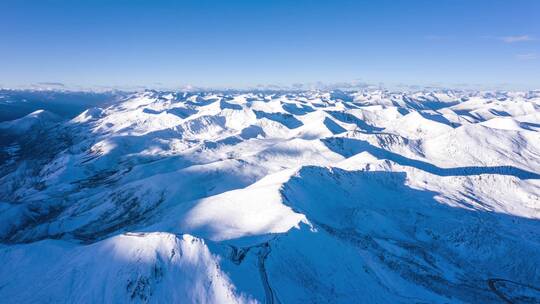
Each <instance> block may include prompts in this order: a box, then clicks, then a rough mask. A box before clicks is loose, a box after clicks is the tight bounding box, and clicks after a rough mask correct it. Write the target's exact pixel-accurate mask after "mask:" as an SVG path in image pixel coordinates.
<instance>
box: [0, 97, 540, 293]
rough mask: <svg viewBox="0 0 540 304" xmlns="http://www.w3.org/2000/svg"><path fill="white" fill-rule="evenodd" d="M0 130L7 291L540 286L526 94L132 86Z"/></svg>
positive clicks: (536, 190) (536, 162)
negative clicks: (69, 111)
mask: <svg viewBox="0 0 540 304" xmlns="http://www.w3.org/2000/svg"><path fill="white" fill-rule="evenodd" d="M0 131H1V133H0V144H1V145H0V184H1V185H2V187H0V242H1V245H0V257H1V259H2V261H6V262H5V263H4V264H3V265H2V266H0V298H2V299H6V301H8V302H10V303H11V302H13V303H34V302H79V303H80V302H88V303H94V302H114V303H117V302H136V303H162V302H209V303H224V302H240V303H244V302H245V303H250V302H267V303H304V302H313V303H319V302H337V303H350V302H370V303H411V302H430V303H433V302H435V303H448V302H466V303H478V302H484V303H485V302H496V301H506V302H511V303H519V302H527V301H529V302H533V303H534V302H535V301H540V292H539V284H538V283H537V282H540V266H538V265H540V234H539V231H540V133H539V131H540V95H539V94H538V92H461V91H452V90H441V91H434V92H428V91H425V92H415V93H410V92H409V93H401V92H389V91H378V90H367V91H358V92H341V91H330V92H325V91H317V92H290V93H287V92H253V93H245V92H244V93H219V92H199V93H178V92H156V91H147V92H144V93H137V94H133V95H130V96H129V97H127V98H125V99H124V100H122V101H121V102H119V103H116V104H114V105H112V106H109V107H107V108H91V109H88V110H86V111H84V112H83V113H81V114H80V115H79V116H77V117H75V118H73V119H71V120H68V121H62V120H61V118H59V117H57V116H55V115H54V114H52V113H48V112H44V111H37V112H34V113H32V114H30V115H28V116H26V117H23V118H20V119H18V120H15V121H8V122H3V123H1V124H0ZM37 278H41V279H39V280H38V279H37Z"/></svg>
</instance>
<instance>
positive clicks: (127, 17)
mask: <svg viewBox="0 0 540 304" xmlns="http://www.w3.org/2000/svg"><path fill="white" fill-rule="evenodd" d="M352 80H361V81H364V82H369V83H379V82H383V83H386V84H397V83H406V84H420V85H429V84H440V85H446V86H456V85H462V84H468V85H488V86H491V85H503V86H507V87H520V88H540V1H536V0H530V1H522V0H512V1H509V0H485V1H480V0H478V1H475V0H453V1H451V0H437V1H427V0H426V1H412V0H411V1H400V0H393V1H391V0H382V1H381V0H378V1H375V0H374V1H359V0H358V1H315V0H312V1H304V0H290V1H263V0H252V1H224V0H223V1H205V0H200V1H159V0H156V1H150V0H148V1H138V0H129V1H127V0H126V1H114V0H107V1H105V0H103V1H101V0H88V1H85V0H79V1H77V0H63V1H49V0H27V1H23V0H20V1H12V0H2V1H0V85H2V86H13V85H26V84H32V83H39V82H61V83H66V84H69V85H83V86H95V85H106V86H110V85H117V86H136V85H143V86H150V87H151V86H170V87H179V86H182V85H186V84H191V85H196V86H207V87H217V86H219V87H246V86H253V85H257V84H281V85H289V84H293V83H310V82H317V81H322V82H325V83H334V82H344V81H352Z"/></svg>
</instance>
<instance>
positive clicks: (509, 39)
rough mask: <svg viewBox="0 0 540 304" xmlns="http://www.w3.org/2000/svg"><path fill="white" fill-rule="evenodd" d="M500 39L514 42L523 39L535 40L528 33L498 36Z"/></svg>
mask: <svg viewBox="0 0 540 304" xmlns="http://www.w3.org/2000/svg"><path fill="white" fill-rule="evenodd" d="M499 39H500V40H502V41H503V42H506V43H515V42H524V41H533V40H536V39H534V38H533V37H531V36H529V35H516V36H505V37H500V38H499Z"/></svg>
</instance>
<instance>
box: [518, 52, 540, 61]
mask: <svg viewBox="0 0 540 304" xmlns="http://www.w3.org/2000/svg"><path fill="white" fill-rule="evenodd" d="M516 58H517V59H519V60H535V59H538V55H537V54H536V53H527V54H517V55H516Z"/></svg>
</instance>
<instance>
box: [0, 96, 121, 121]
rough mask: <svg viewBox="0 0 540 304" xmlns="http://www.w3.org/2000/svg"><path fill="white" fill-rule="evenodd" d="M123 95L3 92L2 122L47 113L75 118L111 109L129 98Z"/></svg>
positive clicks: (0, 118) (1, 97) (0, 110)
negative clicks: (94, 110) (93, 109)
mask: <svg viewBox="0 0 540 304" xmlns="http://www.w3.org/2000/svg"><path fill="white" fill-rule="evenodd" d="M126 95H127V93H123V92H71V91H51V90H7V89H0V122H2V121H7V120H13V119H17V118H21V117H23V116H25V115H28V114H30V113H32V112H34V111H36V110H47V111H50V112H52V113H55V114H56V115H59V116H61V117H64V118H68V119H71V118H73V117H75V116H76V115H78V114H79V113H81V112H82V111H84V110H85V109H87V108H90V107H102V106H109V105H111V104H113V103H115V102H117V101H118V100H121V99H122V98H123V97H125V96H126Z"/></svg>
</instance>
